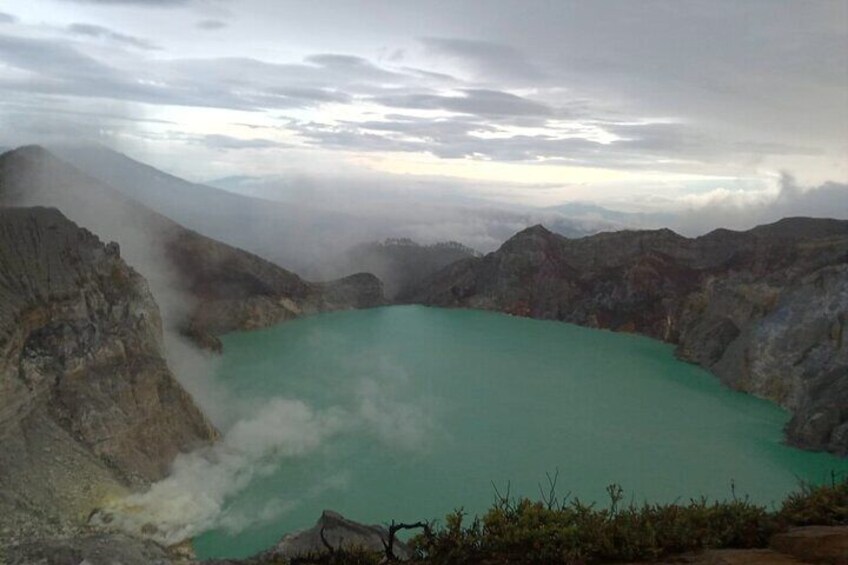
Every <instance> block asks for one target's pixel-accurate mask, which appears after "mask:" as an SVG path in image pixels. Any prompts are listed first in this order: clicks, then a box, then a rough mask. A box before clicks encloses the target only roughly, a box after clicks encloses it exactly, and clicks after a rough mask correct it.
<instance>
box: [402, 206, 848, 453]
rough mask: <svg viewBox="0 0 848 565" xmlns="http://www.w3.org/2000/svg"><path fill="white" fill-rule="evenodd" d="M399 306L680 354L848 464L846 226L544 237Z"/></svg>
mask: <svg viewBox="0 0 848 565" xmlns="http://www.w3.org/2000/svg"><path fill="white" fill-rule="evenodd" d="M399 299H400V300H403V301H406V302H413V303H422V304H427V305H433V306H453V307H465V308H482V309H488V310H497V311H502V312H508V313H511V314H516V315H521V316H530V317H534V318H544V319H554V320H563V321H567V322H573V323H576V324H581V325H586V326H591V327H598V328H609V329H613V330H617V331H628V332H638V333H642V334H645V335H648V336H651V337H654V338H658V339H662V340H665V341H668V342H670V343H674V344H676V345H677V352H678V354H679V355H680V356H681V357H682V358H684V359H687V360H691V361H693V362H696V363H698V364H700V365H703V366H704V367H706V368H708V369H710V370H711V371H713V372H714V373H715V374H716V375H717V376H718V377H719V378H720V379H721V380H722V381H723V382H724V383H726V384H728V385H729V386H731V387H733V388H736V389H738V390H743V391H746V392H749V393H752V394H756V395H758V396H762V397H765V398H769V399H771V400H773V401H775V402H777V403H779V404H780V405H782V406H784V407H786V408H787V409H789V410H791V411H792V412H793V413H794V416H793V418H792V421H791V422H790V423H789V425H788V427H787V437H788V439H789V441H790V442H792V443H794V444H796V445H799V446H802V447H805V448H810V449H827V450H830V451H834V452H836V453H840V454H843V455H844V454H848V412H846V411H845V407H846V406H848V339H845V338H844V336H846V335H848V221H845V220H828V219H812V218H789V219H784V220H781V221H779V222H776V223H774V224H770V225H764V226H760V227H757V228H754V229H752V230H749V231H746V232H735V231H730V230H724V229H721V230H716V231H714V232H711V233H709V234H707V235H704V236H701V237H698V238H695V239H688V238H685V237H682V236H680V235H677V234H676V233H674V232H672V231H670V230H667V229H662V230H654V231H620V232H613V233H601V234H597V235H594V236H590V237H585V238H582V239H566V238H564V237H562V236H559V235H557V234H554V233H552V232H550V231H549V230H547V229H545V228H544V227H542V226H534V227H532V228H528V229H526V230H523V231H521V232H520V233H518V234H517V235H515V236H514V237H513V238H511V239H510V240H508V241H507V242H506V243H504V244H503V245H502V246H501V247H500V249H498V250H497V251H496V252H494V253H490V254H488V255H486V256H484V257H473V258H467V259H463V260H460V261H458V262H456V263H453V264H451V265H449V266H447V267H445V268H444V269H442V270H441V271H439V272H438V273H436V274H434V275H432V276H431V277H429V278H428V279H427V280H425V281H424V282H423V283H422V284H421V285H420V286H419V287H418V289H417V290H414V291H412V292H409V293H407V294H405V295H402V296H400V297H399ZM622 378H626V375H622Z"/></svg>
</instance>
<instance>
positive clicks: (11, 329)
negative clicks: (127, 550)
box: [0, 208, 217, 546]
mask: <svg viewBox="0 0 848 565" xmlns="http://www.w3.org/2000/svg"><path fill="white" fill-rule="evenodd" d="M216 435H217V433H216V431H215V430H214V428H213V427H212V426H211V425H210V424H209V423H208V422H207V420H206V418H205V417H204V415H203V414H202V413H201V412H200V410H199V409H198V408H197V407H196V406H195V404H194V402H193V401H192V399H191V397H190V396H189V395H188V393H186V392H185V391H184V390H183V388H182V387H181V386H180V385H179V383H177V381H176V379H175V378H174V376H173V374H172V373H171V372H170V370H169V369H168V366H167V365H166V363H165V359H164V356H163V352H162V327H161V320H160V315H159V310H158V308H157V306H156V304H155V302H154V301H153V298H152V296H151V294H150V292H149V290H148V287H147V284H146V282H145V281H144V279H143V278H142V277H141V276H140V275H139V274H138V273H137V272H136V271H134V270H133V269H132V268H130V267H129V266H127V264H126V263H125V262H124V261H123V260H122V259H121V256H120V251H119V248H118V246H117V245H116V244H114V243H113V244H109V245H104V244H103V243H102V242H101V241H100V240H99V239H98V238H97V237H96V236H95V235H93V234H92V233H90V232H88V231H87V230H84V229H82V228H80V227H78V226H76V225H75V224H74V223H73V222H71V221H69V220H68V219H67V218H65V217H64V216H63V215H62V214H61V213H59V212H58V211H57V210H54V209H47V208H21V209H0V485H2V489H0V545H4V544H6V545H10V546H13V545H15V543H16V542H19V541H20V542H23V541H28V540H33V539H38V538H39V537H42V536H45V535H52V534H55V535H60V534H63V533H67V532H68V531H73V529H74V528H75V527H77V526H79V525H81V524H83V523H84V522H85V521H86V519H87V517H88V515H89V514H90V513H91V512H92V510H93V509H94V508H96V507H97V506H98V505H99V504H101V503H102V502H103V501H104V500H106V499H108V498H109V497H112V496H119V495H121V494H123V493H124V492H126V490H127V489H128V488H132V487H138V486H141V485H146V484H148V483H150V482H152V481H155V480H157V479H160V478H162V477H163V476H164V475H165V474H166V471H167V469H168V466H169V464H170V463H171V461H172V460H173V458H174V457H175V456H176V455H177V454H178V453H180V452H183V451H188V450H191V449H193V448H195V447H197V446H199V445H203V444H205V443H208V442H210V441H212V440H214V439H215V438H216Z"/></svg>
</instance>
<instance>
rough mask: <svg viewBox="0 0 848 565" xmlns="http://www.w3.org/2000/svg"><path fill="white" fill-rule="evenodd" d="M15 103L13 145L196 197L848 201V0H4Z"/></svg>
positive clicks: (9, 124)
mask: <svg viewBox="0 0 848 565" xmlns="http://www.w3.org/2000/svg"><path fill="white" fill-rule="evenodd" d="M0 93H2V95H0V145H3V146H6V147H10V146H15V145H19V144H21V143H26V142H33V141H41V142H46V141H55V140H65V139H68V138H70V139H74V140H81V139H82V140H92V141H100V142H102V143H105V144H107V145H110V146H113V147H116V148H118V149H122V150H124V151H127V152H128V153H130V154H131V155H134V156H136V157H140V158H142V159H144V160H147V161H148V162H151V163H152V164H154V165H157V166H161V167H163V168H166V169H167V170H169V171H172V172H174V173H177V174H180V175H183V176H186V177H189V178H190V179H192V180H205V179H211V178H215V177H221V176H226V175H231V174H248V175H273V174H289V173H292V172H297V173H298V174H315V175H321V174H326V173H332V174H333V175H334V176H336V177H338V176H340V175H341V176H344V175H346V174H350V175H365V176H366V177H367V175H386V174H398V175H406V174H412V175H419V176H421V177H424V178H433V177H450V179H451V182H452V183H453V184H452V186H459V187H461V186H463V181H467V185H468V186H469V187H474V190H476V191H478V192H479V191H482V192H483V193H485V188H482V189H481V188H480V187H485V186H487V183H489V182H491V183H492V186H495V185H496V186H497V194H498V197H500V198H507V199H513V200H515V201H520V202H524V203H527V204H540V205H545V204H555V203H559V202H564V201H569V200H594V201H598V202H602V203H603V202H609V203H615V202H618V203H621V202H625V201H629V202H631V203H634V205H635V204H639V205H645V206H648V207H650V205H651V204H652V203H657V205H658V206H662V205H665V204H667V203H673V202H677V201H680V202H684V201H692V199H709V198H713V197H716V198H720V197H723V196H722V195H724V196H725V197H726V196H727V194H731V195H734V197H735V196H739V197H740V198H743V199H744V198H749V199H756V198H758V197H759V196H760V195H762V194H776V193H777V191H778V189H779V179H780V174H781V172H787V173H789V174H791V175H793V176H794V177H795V178H796V179H797V183H798V185H800V186H813V185H819V184H822V183H824V182H825V181H835V182H838V183H845V182H846V181H848V0H836V1H826V0H810V1H800V0H799V1H780V0H766V1H762V2H760V1H751V0H740V1H703V2H688V1H667V2H651V1H639V2H636V1H621V2H614V1H588V0H586V1H579V2H568V1H565V0H552V1H542V0H537V1H533V0H516V1H503V0H485V1H482V0H481V1H472V0H451V1H444V2H436V1H432V2H423V1H420V0H416V1H398V0H392V1H388V0H386V1H381V2H377V1H359V2H354V1H348V2H331V1H327V0H322V1H320V2H316V1H309V0H303V1H290V0H87V1H83V0H2V1H0ZM390 178H391V177H390ZM396 178H397V179H399V183H401V182H402V180H403V177H402V176H398V177H396ZM457 181H458V182H457ZM504 187H508V189H505V188H504ZM457 190H461V189H459V188H458V189H457ZM469 190H471V189H470V188H469ZM642 207H644V206H642Z"/></svg>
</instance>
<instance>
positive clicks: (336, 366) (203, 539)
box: [195, 306, 848, 557]
mask: <svg viewBox="0 0 848 565" xmlns="http://www.w3.org/2000/svg"><path fill="white" fill-rule="evenodd" d="M223 342H224V347H225V349H224V351H225V353H224V356H223V366H222V367H221V370H220V372H219V374H218V377H217V378H218V379H219V380H220V382H222V383H223V384H224V385H225V386H226V388H227V389H229V390H230V391H231V392H232V393H234V394H235V395H236V396H237V397H238V398H240V399H242V400H245V401H255V402H256V405H257V406H260V405H261V403H262V402H264V401H267V400H268V399H269V398H272V397H285V398H290V399H292V398H294V399H300V400H302V401H304V402H306V403H307V404H308V405H309V406H310V407H311V408H312V409H314V410H316V411H317V412H318V413H321V414H325V415H329V417H332V418H335V419H336V420H337V424H338V425H337V426H336V427H335V428H333V431H332V433H328V434H326V436H325V437H323V436H322V440H321V442H320V444H319V445H314V446H311V447H310V448H309V449H307V450H304V451H303V452H302V453H298V454H296V455H291V456H287V457H283V458H282V459H281V460H280V461H279V463H275V464H274V465H273V466H272V468H267V469H264V470H263V471H262V473H259V475H260V476H256V477H254V478H253V479H252V481H251V482H250V484H249V486H248V487H247V488H246V489H245V490H243V491H242V492H241V493H240V494H238V495H237V496H236V497H235V498H234V499H233V500H230V501H229V502H228V512H231V513H232V514H234V515H238V516H254V517H256V518H263V520H264V521H263V522H262V523H259V524H256V525H253V526H251V527H248V528H247V529H244V530H242V531H237V530H238V529H239V526H238V525H235V526H233V527H230V528H229V531H227V530H226V529H221V530H216V531H212V532H208V533H206V534H204V535H202V536H200V537H199V538H197V539H196V543H195V545H196V548H197V550H198V553H199V554H200V555H201V556H202V557H211V556H222V557H223V556H245V555H249V554H252V553H255V552H256V551H259V550H262V549H264V548H266V547H268V546H269V545H271V544H273V543H274V542H275V541H277V540H278V539H279V537H280V535H281V534H282V533H283V532H288V531H293V530H297V529H300V528H304V527H309V526H311V525H312V524H313V523H314V522H315V520H316V519H317V518H318V517H319V515H320V513H321V511H322V510H323V509H325V508H331V509H334V510H336V511H338V512H341V513H342V514H344V515H345V516H348V517H350V518H352V519H355V520H358V521H363V522H371V523H381V522H386V521H389V520H391V519H396V520H399V521H417V520H420V519H425V520H426V519H433V518H443V517H444V515H445V514H446V513H448V512H450V511H452V510H453V509H455V508H458V507H464V508H465V509H466V510H468V511H471V512H482V511H484V510H485V509H486V508H487V507H488V506H489V505H490V504H491V502H492V500H493V495H494V489H493V483H494V485H496V486H497V488H498V489H499V490H500V491H502V492H503V491H505V489H506V488H507V485H509V488H510V490H511V493H512V494H513V495H527V496H531V497H536V496H537V495H538V493H539V485H540V484H546V473H554V472H555V471H556V470H558V472H559V489H558V490H559V493H560V494H561V495H565V494H566V493H567V492H571V494H572V496H579V497H580V498H581V499H582V500H598V501H603V500H604V497H605V494H604V489H605V487H606V486H607V485H608V484H610V483H619V484H621V485H622V486H623V487H624V489H625V491H626V493H627V494H628V496H629V497H631V498H632V499H633V500H636V501H642V500H645V499H647V500H651V501H673V500H675V499H681V500H684V501H685V500H687V499H688V498H690V497H699V496H701V495H706V496H709V497H711V498H718V499H724V498H729V497H730V496H731V494H732V493H731V483H733V484H735V490H736V494H737V496H743V495H748V496H750V497H751V498H752V499H754V500H755V501H758V502H761V503H764V504H771V503H773V502H775V501H779V500H781V499H782V498H783V497H784V495H785V494H786V493H787V492H789V491H790V490H792V489H794V488H796V487H797V485H798V481H799V479H804V480H809V481H815V482H822V481H824V480H829V478H830V472H831V471H832V470H835V471H837V472H845V471H848V463H846V462H845V461H844V460H839V459H837V458H834V457H832V456H828V455H825V454H816V453H808V452H804V451H801V450H797V449H793V448H790V447H788V446H785V445H783V444H782V443H781V440H782V433H781V430H782V427H783V425H784V424H785V423H786V421H787V419H788V414H787V413H786V412H785V411H783V410H781V409H780V408H778V407H776V406H775V405H773V404H771V403H769V402H766V401H763V400H759V399H756V398H753V397H751V396H748V395H745V394H741V393H737V392H733V391H730V390H728V389H726V388H724V387H723V386H721V385H720V384H719V383H718V381H717V380H716V379H715V378H714V377H712V376H711V375H710V374H709V373H707V372H706V371H704V370H702V369H699V368H698V367H695V366H693V365H690V364H687V363H683V362H680V361H678V360H676V359H675V358H674V357H673V355H672V348H671V347H670V346H668V345H666V344H663V343H660V342H657V341H653V340H650V339H647V338H644V337H639V336H634V335H625V334H616V333H612V332H607V331H599V330H591V329H586V328H581V327H577V326H573V325H569V324H563V323H558V322H545V321H537V320H530V319H524V318H515V317H510V316H506V315H501V314H495V313H489V312H478V311H468V310H444V309H432V308H425V307H420V306H402V307H400V306H393V307H387V308H378V309H373V310H361V311H350V312H339V313H332V314H323V315H320V316H314V317H311V318H305V319H301V320H296V321H292V322H287V323H285V324H282V325H279V326H277V327H274V328H270V329H267V330H262V331H255V332H245V333H234V334H231V335H228V336H225V337H224V339H223ZM263 513H264V514H265V515H264V516H260V515H262V514H263Z"/></svg>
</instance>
